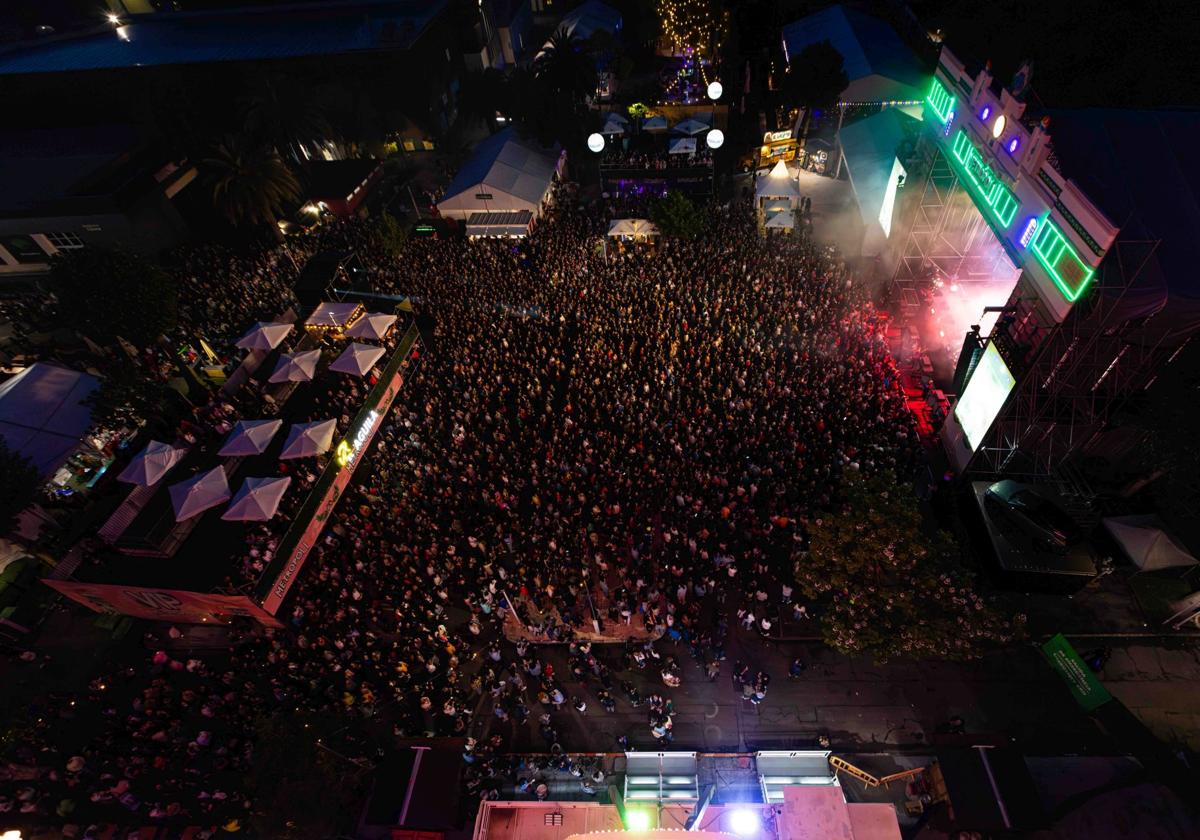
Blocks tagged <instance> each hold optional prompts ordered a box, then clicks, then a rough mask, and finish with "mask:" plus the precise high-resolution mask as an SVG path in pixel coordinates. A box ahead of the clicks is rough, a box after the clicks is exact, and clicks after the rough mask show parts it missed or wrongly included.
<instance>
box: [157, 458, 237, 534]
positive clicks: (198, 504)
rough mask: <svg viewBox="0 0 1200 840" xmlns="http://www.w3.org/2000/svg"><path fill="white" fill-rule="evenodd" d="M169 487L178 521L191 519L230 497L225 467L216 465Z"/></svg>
mask: <svg viewBox="0 0 1200 840" xmlns="http://www.w3.org/2000/svg"><path fill="white" fill-rule="evenodd" d="M169 489H170V492H171V505H172V506H173V507H174V508H175V521H176V522H182V521H183V520H185V519H191V518H192V517H193V516H196V515H197V514H201V513H203V512H204V511H206V510H208V509H209V508H213V507H216V506H217V505H219V504H221V503H222V502H224V501H225V500H226V499H228V498H229V482H228V481H227V480H226V479H225V468H224V467H214V468H213V469H211V470H209V471H208V472H204V473H199V474H198V475H194V476H192V477H191V478H189V479H188V480H187V481H181V482H179V483H178V484H172V485H171V487H170V488H169Z"/></svg>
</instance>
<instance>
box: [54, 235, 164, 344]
mask: <svg viewBox="0 0 1200 840" xmlns="http://www.w3.org/2000/svg"><path fill="white" fill-rule="evenodd" d="M50 279H51V283H52V285H53V288H54V291H55V294H56V295H57V297H58V301H59V314H60V316H61V317H62V319H63V321H64V324H65V325H66V326H67V327H70V328H71V329H74V330H77V331H79V332H81V333H83V334H84V335H86V336H87V337H88V338H91V339H92V340H93V341H97V342H100V343H101V344H108V343H111V342H112V341H114V340H115V339H116V338H117V336H120V337H122V338H124V339H125V340H126V341H129V342H130V343H131V344H133V345H135V346H137V347H145V346H147V345H149V344H151V343H152V342H154V341H155V340H156V339H157V338H158V337H159V336H160V335H162V334H163V333H165V332H167V331H169V330H170V329H172V328H173V327H174V326H175V319H176V307H177V303H178V296H179V295H178V288H177V286H176V284H175V280H174V279H173V278H172V277H171V276H170V275H169V274H167V273H166V272H165V271H163V270H162V269H161V268H159V267H158V266H156V265H154V264H153V263H150V262H148V261H147V260H145V259H143V258H141V257H139V256H137V255H136V254H131V253H128V252H126V251H117V250H109V249H105V248H97V247H90V248H81V249H78V250H71V251H67V252H63V253H59V254H58V255H57V256H55V257H54V260H53V261H52V263H51V275H50Z"/></svg>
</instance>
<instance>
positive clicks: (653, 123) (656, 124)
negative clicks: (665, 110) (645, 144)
mask: <svg viewBox="0 0 1200 840" xmlns="http://www.w3.org/2000/svg"><path fill="white" fill-rule="evenodd" d="M668 128H670V126H668V125H667V118H666V117H661V116H660V117H650V118H649V119H647V120H646V121H645V122H644V123H642V130H643V131H649V132H651V133H654V132H658V131H666V130H667V129H668Z"/></svg>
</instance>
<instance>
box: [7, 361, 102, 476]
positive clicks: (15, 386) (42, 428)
mask: <svg viewBox="0 0 1200 840" xmlns="http://www.w3.org/2000/svg"><path fill="white" fill-rule="evenodd" d="M98 387H100V383H99V382H98V381H97V380H96V378H95V377H93V376H89V375H88V374H86V373H80V372H79V371H77V370H71V369H70V368H65V367H59V366H58V365H51V364H46V363H45V362H36V363H35V364H32V365H30V366H29V367H27V368H25V370H23V371H21V372H20V373H18V374H17V375H16V376H13V377H11V378H10V379H7V380H6V381H4V382H3V383H0V439H3V440H4V443H5V444H6V445H7V446H8V448H9V449H11V450H12V451H14V452H18V453H20V454H21V455H24V456H25V457H26V458H28V459H29V460H30V461H32V462H33V465H34V467H36V468H37V470H38V473H39V474H40V475H42V476H43V477H45V476H49V475H51V474H52V473H53V472H54V471H55V470H57V469H58V468H59V467H60V466H62V463H63V462H64V461H65V460H66V459H67V457H68V456H69V455H70V454H71V453H72V452H73V451H74V450H75V447H77V446H78V445H79V441H80V440H81V439H82V438H83V435H84V434H85V433H86V432H87V430H88V429H89V428H90V427H91V425H92V410H91V408H89V407H88V406H87V405H86V404H85V400H86V399H87V397H88V395H89V394H91V393H92V392H93V391H95V390H96V389H97V388H98Z"/></svg>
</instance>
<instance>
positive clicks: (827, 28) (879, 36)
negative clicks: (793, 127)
mask: <svg viewBox="0 0 1200 840" xmlns="http://www.w3.org/2000/svg"><path fill="white" fill-rule="evenodd" d="M821 41H828V42H829V43H830V44H832V45H833V48H834V49H836V50H837V51H838V52H840V53H841V54H842V58H843V59H844V60H845V67H846V77H847V78H848V79H849V80H850V88H848V90H849V89H852V88H854V86H855V85H854V83H855V82H856V81H859V80H861V79H867V78H869V77H871V76H882V77H884V78H885V79H890V80H892V81H894V82H897V83H899V85H900V86H906V87H908V88H912V89H914V90H920V89H922V88H924V86H925V83H926V81H927V80H928V78H929V75H930V73H929V71H928V70H926V69H925V68H924V67H922V65H921V62H920V61H919V60H918V59H917V56H916V55H915V54H914V53H913V51H912V50H910V49H909V48H908V47H907V46H906V45H905V43H904V42H903V41H901V40H900V36H899V35H897V34H896V31H895V30H894V29H892V27H891V26H889V25H888V24H887V23H885V22H883V21H882V20H879V19H878V18H874V17H871V16H870V15H866V14H863V13H862V12H860V11H858V10H857V9H848V8H846V7H845V6H842V5H835V6H830V7H829V8H827V9H822V10H821V11H819V12H815V13H813V14H811V15H808V16H807V17H804V18H801V19H800V20H798V21H795V22H793V23H789V24H788V25H787V26H785V27H784V28H783V45H784V50H785V51H786V52H787V55H788V57H789V60H790V59H791V58H792V57H794V56H796V55H798V54H799V53H801V52H802V51H803V50H804V48H805V47H807V46H811V45H812V44H816V43H820V42H821ZM871 92H872V93H875V92H879V93H882V94H884V95H889V96H891V94H886V91H871ZM892 98H900V97H899V96H893V97H892ZM917 98H920V97H919V96H918V97H917ZM848 99H849V101H868V100H867V99H862V100H854V99H850V97H848ZM872 101H874V100H872Z"/></svg>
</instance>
